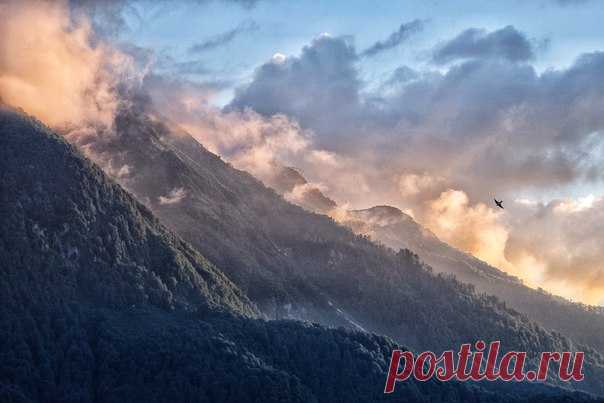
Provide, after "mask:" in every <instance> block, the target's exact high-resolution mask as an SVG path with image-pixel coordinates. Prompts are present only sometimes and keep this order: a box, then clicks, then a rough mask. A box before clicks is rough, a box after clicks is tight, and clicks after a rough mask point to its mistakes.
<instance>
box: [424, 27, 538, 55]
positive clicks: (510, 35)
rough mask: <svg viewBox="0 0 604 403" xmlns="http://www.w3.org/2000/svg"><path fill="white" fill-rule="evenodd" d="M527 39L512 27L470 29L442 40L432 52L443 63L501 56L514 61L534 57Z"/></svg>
mask: <svg viewBox="0 0 604 403" xmlns="http://www.w3.org/2000/svg"><path fill="white" fill-rule="evenodd" d="M534 56H535V55H534V51H533V47H532V46H531V43H530V41H529V40H528V39H527V38H526V37H525V36H524V34H522V33H521V32H519V31H517V30H516V29H515V28H514V27H513V26H511V25H508V26H507V27H505V28H502V29H499V30H497V31H493V32H486V31H485V30H483V29H476V28H471V29H467V30H465V31H463V32H462V33H461V34H459V35H458V36H456V37H455V38H453V39H451V40H450V41H448V42H445V43H444V44H442V45H441V46H439V47H438V49H437V50H436V51H435V53H434V55H433V61H434V62H435V63H437V64H445V63H448V62H451V61H455V60H459V59H472V58H487V57H488V58H501V59H506V60H509V61H513V62H521V61H527V60H531V59H533V58H534Z"/></svg>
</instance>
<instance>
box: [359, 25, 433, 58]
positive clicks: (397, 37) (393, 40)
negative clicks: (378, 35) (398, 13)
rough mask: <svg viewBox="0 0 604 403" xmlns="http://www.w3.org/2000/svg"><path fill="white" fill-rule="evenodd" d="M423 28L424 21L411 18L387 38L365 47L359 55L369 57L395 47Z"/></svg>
mask: <svg viewBox="0 0 604 403" xmlns="http://www.w3.org/2000/svg"><path fill="white" fill-rule="evenodd" d="M423 28H424V22H423V21H420V20H413V21H410V22H406V23H403V24H401V26H400V27H399V28H398V30H397V31H395V32H393V33H391V34H390V35H389V36H388V38H386V39H384V40H383V41H377V42H376V43H374V44H373V45H371V46H370V47H368V48H367V49H365V50H364V51H363V52H362V53H361V56H366V57H371V56H375V55H377V54H379V53H382V52H384V51H386V50H390V49H392V48H395V47H397V46H399V45H400V44H402V43H403V42H405V41H406V40H407V39H408V38H409V37H410V36H411V35H413V34H415V33H417V32H419V31H421V30H422V29H423Z"/></svg>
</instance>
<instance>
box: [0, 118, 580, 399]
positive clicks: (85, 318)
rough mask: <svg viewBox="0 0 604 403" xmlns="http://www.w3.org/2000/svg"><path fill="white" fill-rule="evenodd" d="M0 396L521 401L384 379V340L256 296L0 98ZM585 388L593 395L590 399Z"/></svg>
mask: <svg viewBox="0 0 604 403" xmlns="http://www.w3.org/2000/svg"><path fill="white" fill-rule="evenodd" d="M0 190H1V192H0V195H1V198H0V211H1V215H0V224H1V225H0V401H1V402H273V401H275V402H276V401H281V402H370V401H407V402H416V401H422V402H443V401H446V402H479V401H493V402H508V401H513V402H529V401H531V402H532V401H543V399H558V398H564V399H565V400H564V401H570V402H575V401H576V402H578V401H588V400H590V398H589V396H586V395H583V394H569V393H566V392H564V391H561V390H558V389H553V388H548V387H539V388H535V389H531V390H530V391H532V393H526V392H523V393H520V392H519V391H514V390H512V391H500V392H499V393H497V394H495V392H488V391H484V390H483V389H482V388H481V387H478V386H476V385H469V384H461V383H455V382H448V383H439V382H432V381H431V382H414V381H407V382H403V383H400V384H399V385H398V386H397V392H396V395H395V396H390V395H384V394H383V387H384V382H385V375H386V370H387V365H388V359H389V355H390V352H391V350H392V349H393V348H397V347H398V346H397V344H395V343H394V342H392V341H391V340H389V339H387V338H384V337H381V336H375V335H371V334H367V333H363V332H354V331H351V330H345V329H337V330H336V329H326V328H323V327H321V326H319V325H311V324H304V323H301V322H293V321H271V322H267V321H265V320H262V319H254V316H255V315H256V309H255V307H254V306H253V305H252V304H251V303H250V302H249V301H248V299H247V297H246V296H245V295H244V294H243V293H242V292H241V291H240V290H239V289H238V288H237V287H236V286H235V285H233V284H232V283H231V282H230V280H228V279H227V278H226V277H225V276H224V275H223V274H222V273H221V272H220V271H219V270H218V269H217V268H216V267H214V266H213V265H212V264H210V263H209V262H208V261H207V260H205V258H204V257H203V256H201V255H200V254H199V253H198V252H196V251H195V250H194V249H192V248H191V247H190V246H189V245H188V244H187V243H185V242H183V241H182V240H180V239H179V238H178V237H177V236H175V235H173V234H171V233H170V232H169V231H167V230H166V229H165V228H164V227H163V226H162V225H161V224H159V223H158V222H157V220H155V218H153V216H152V215H151V213H150V212H149V211H148V210H146V209H145V208H144V207H142V206H141V205H140V204H138V203H137V202H136V201H134V200H133V199H132V197H131V196H129V195H128V194H127V193H126V192H125V191H124V190H123V189H121V188H120V187H119V186H118V185H116V184H115V183H113V182H112V181H111V180H109V179H107V178H106V177H105V175H104V174H103V172H102V171H100V170H99V169H98V168H96V167H95V166H94V165H93V164H91V163H90V162H88V161H87V160H86V159H85V158H83V157H82V156H80V155H79V154H78V152H77V151H76V150H75V149H73V148H72V147H71V146H69V145H68V144H67V143H66V142H65V141H63V140H62V139H61V138H60V137H59V136H57V135H55V134H53V133H52V132H50V131H49V130H48V129H46V128H45V127H43V126H42V125H41V124H40V123H38V122H36V121H34V120H32V119H30V118H27V117H24V116H22V115H19V114H18V113H16V112H13V111H9V110H5V109H2V110H0ZM590 401H591V400H590Z"/></svg>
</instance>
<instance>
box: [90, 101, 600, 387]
mask: <svg viewBox="0 0 604 403" xmlns="http://www.w3.org/2000/svg"><path fill="white" fill-rule="evenodd" d="M116 129H117V135H116V136H113V137H108V138H107V139H104V140H103V139H101V140H99V139H95V141H92V142H86V141H85V140H83V139H79V144H84V143H86V144H87V149H88V152H89V153H90V155H91V156H92V157H93V158H95V159H96V160H97V161H99V162H100V163H103V164H104V165H105V167H106V170H107V171H108V172H114V177H115V178H116V179H117V180H118V181H120V183H122V184H123V185H124V186H125V187H126V188H128V189H129V190H130V191H131V192H133V193H134V194H135V195H136V196H137V198H138V199H139V200H141V201H143V202H144V203H146V204H147V206H148V207H149V208H151V210H152V211H153V212H154V213H155V214H157V216H158V217H159V218H160V219H161V220H162V221H163V222H164V223H166V224H167V225H169V226H170V227H171V228H172V229H174V230H175V231H176V232H177V233H179V234H180V235H181V236H183V237H184V238H185V239H186V240H188V241H189V242H191V243H192V244H193V245H194V246H195V248H197V249H198V250H200V251H201V252H202V253H203V254H204V255H205V256H207V257H208V258H209V259H210V260H211V261H212V262H213V263H215V264H216V265H217V266H218V267H221V268H222V269H223V270H225V272H226V273H227V274H228V275H229V277H230V278H231V279H232V280H233V281H234V282H235V283H236V284H237V285H238V286H239V287H240V288H241V289H243V290H244V291H245V292H246V293H247V294H248V296H250V298H251V299H252V300H253V301H254V302H255V303H256V304H257V305H258V306H259V307H260V309H261V310H262V312H263V313H264V314H265V315H268V316H269V317H277V318H281V317H290V318H300V319H310V320H314V321H319V322H321V323H324V324H328V325H334V324H337V325H347V326H349V327H352V328H357V329H363V330H367V331H373V332H377V333H381V334H385V335H388V336H390V337H393V338H394V339H395V340H397V341H399V342H401V343H404V344H406V345H408V346H409V347H411V348H413V349H421V350H425V349H431V350H434V351H442V350H445V349H451V348H457V347H458V346H459V345H460V344H461V343H466V342H472V341H474V340H477V339H484V340H502V342H503V348H504V349H506V350H516V351H528V352H529V354H531V355H532V356H533V357H534V356H535V355H536V354H538V352H540V351H556V350H569V349H570V350H576V349H581V350H583V349H584V350H586V351H587V360H588V361H589V362H588V363H587V364H586V366H587V369H586V371H589V373H590V374H591V375H590V376H589V377H588V378H587V379H586V381H584V382H582V383H579V384H564V386H565V387H574V388H579V389H583V390H589V391H594V392H597V393H604V360H603V358H602V356H601V355H600V354H598V353H597V352H596V351H594V350H591V349H589V348H584V347H582V346H577V345H575V344H574V343H573V342H572V341H571V340H569V339H568V338H566V337H564V336H562V335H560V334H558V333H555V332H550V331H547V330H546V329H544V328H542V327H540V326H538V325H537V324H535V323H534V322H531V321H530V320H528V319H527V318H526V317H525V316H523V315H521V314H519V313H517V312H516V311H514V310H511V309H509V308H507V307H506V305H505V304H503V303H502V302H500V301H499V300H498V299H496V298H494V297H490V296H483V295H478V294H476V293H475V292H474V291H473V290H472V288H471V287H470V286H467V285H464V284H462V283H460V282H458V281H456V280H455V279H453V278H450V277H448V276H443V275H434V274H432V273H430V270H429V268H428V267H426V266H425V265H424V264H423V263H422V262H421V261H420V260H419V259H418V257H417V256H416V255H414V254H413V253H411V252H409V251H402V252H401V253H398V254H395V253H393V252H392V251H390V250H389V249H387V248H385V247H380V246H378V245H376V244H374V243H372V242H371V241H370V240H369V239H368V238H366V237H363V236H357V235H354V234H353V233H352V232H351V231H350V230H349V229H347V228H345V227H343V226H340V225H338V224H336V223H335V222H334V221H333V220H331V219H330V218H328V217H326V216H321V215H316V214H312V213H310V212H308V211H305V210H303V209H302V208H300V207H297V206H294V205H292V204H290V203H288V202H286V201H285V200H283V198H281V197H280V196H279V195H277V194H276V193H275V192H274V191H273V190H271V189H268V188H266V187H265V186H263V185H262V184H261V183H260V182H259V181H258V180H256V179H254V178H253V177H252V176H251V175H249V174H247V173H245V172H241V171H238V170H236V169H233V168H232V167H230V166H229V165H228V164H226V163H225V162H223V161H222V160H220V158H218V157H217V156H215V155H214V154H212V153H210V152H208V151H207V150H205V149H204V148H203V147H202V146H201V145H199V144H198V143H197V142H196V141H195V140H193V139H192V138H191V137H190V136H188V135H187V134H186V133H179V132H177V131H176V130H174V129H171V128H169V127H168V126H167V125H166V124H164V123H162V122H161V121H157V120H151V119H149V118H147V117H145V116H144V115H143V114H139V113H132V112H125V113H123V114H122V115H121V116H119V117H118V119H117V121H116ZM116 172H117V173H116ZM119 172H127V174H124V175H120V174H119Z"/></svg>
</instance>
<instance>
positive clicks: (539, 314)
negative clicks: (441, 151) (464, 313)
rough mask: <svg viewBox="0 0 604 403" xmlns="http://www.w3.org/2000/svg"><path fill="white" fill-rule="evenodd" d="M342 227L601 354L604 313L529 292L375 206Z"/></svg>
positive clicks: (400, 215) (395, 213) (398, 215)
mask: <svg viewBox="0 0 604 403" xmlns="http://www.w3.org/2000/svg"><path fill="white" fill-rule="evenodd" d="M346 225H348V226H350V227H351V228H353V229H354V231H355V232H357V233H362V234H367V235H369V236H370V237H371V239H374V240H376V241H379V242H381V243H382V244H384V245H386V246H388V247H390V248H393V249H394V250H399V249H401V248H407V249H411V250H413V251H414V252H415V253H417V254H418V255H419V257H420V258H421V259H422V260H423V261H424V262H426V263H427V264H429V265H430V266H431V267H432V268H434V270H436V271H437V272H442V273H452V274H454V275H455V276H456V277H457V278H458V279H459V280H460V281H463V282H466V283H470V284H473V285H474V286H476V290H477V291H479V292H484V293H487V294H489V295H494V296H496V297H498V298H499V299H500V300H502V301H505V302H506V304H507V305H508V306H510V307H512V308H513V309H515V310H517V311H519V312H522V313H523V314H525V315H527V316H528V317H529V318H530V319H532V320H534V321H535V322H537V323H539V324H541V325H542V326H544V327H546V328H547V329H551V330H555V331H558V332H561V333H562V334H565V335H567V336H570V337H571V338H572V339H573V340H575V341H577V342H579V343H584V344H587V345H590V346H592V347H594V348H596V349H597V350H598V351H604V336H603V335H604V310H602V309H599V310H598V309H597V308H595V307H588V306H585V305H582V304H578V303H572V302H570V301H567V300H565V299H563V298H560V297H556V296H554V295H551V294H548V293H546V292H544V291H540V290H534V289H532V288H529V287H527V286H525V285H523V284H522V282H521V281H520V280H519V279H517V278H516V277H512V276H509V275H507V274H506V273H504V272H502V271H501V270H498V269H496V268H494V267H492V266H490V265H488V264H487V263H485V262H483V261H481V260H480V259H477V258H475V257H473V256H471V255H469V254H467V253H464V252H461V251H459V250H457V249H455V248H453V247H451V246H449V245H447V244H446V243H444V242H442V241H441V240H440V239H438V238H437V237H436V236H435V235H434V234H433V233H431V232H430V231H428V230H427V229H425V228H423V227H422V226H421V225H419V224H418V223H417V222H415V221H414V220H413V218H411V217H409V216H408V215H407V214H405V213H403V212H402V211H400V210H399V209H397V208H394V207H390V206H376V207H372V208H370V209H366V210H356V211H350V212H349V213H348V220H347V222H346Z"/></svg>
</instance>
